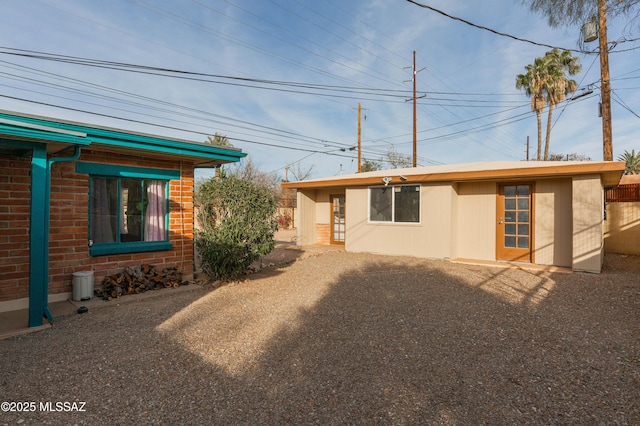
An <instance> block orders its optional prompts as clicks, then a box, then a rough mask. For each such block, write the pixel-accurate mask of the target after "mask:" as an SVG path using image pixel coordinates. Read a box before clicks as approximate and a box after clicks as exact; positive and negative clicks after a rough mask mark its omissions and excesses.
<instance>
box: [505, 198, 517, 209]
mask: <svg viewBox="0 0 640 426" xmlns="http://www.w3.org/2000/svg"><path fill="white" fill-rule="evenodd" d="M504 208H505V210H515V209H516V199H515V198H506V199H505V200H504Z"/></svg>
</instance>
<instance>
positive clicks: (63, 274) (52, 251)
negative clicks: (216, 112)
mask: <svg viewBox="0 0 640 426" xmlns="http://www.w3.org/2000/svg"><path fill="white" fill-rule="evenodd" d="M78 161H84V162H92V163H108V164H114V165H128V166H135V167H150V168H160V169H172V170H180V171H181V176H182V180H181V181H179V180H172V181H171V182H170V189H169V190H170V200H169V205H170V212H169V215H170V225H169V235H170V237H169V239H170V241H171V243H172V245H173V249H172V250H170V251H157V252H146V253H133V254H118V255H107V256H94V257H91V256H90V255H89V246H88V239H89V238H88V232H89V228H88V227H89V176H88V175H85V174H78V173H76V172H75V162H60V163H55V164H54V165H53V166H52V171H51V223H50V236H49V294H56V293H65V292H71V291H72V285H71V282H72V278H73V275H72V274H73V273H74V272H79V271H87V270H93V271H94V280H95V285H96V287H99V286H100V283H101V281H102V278H103V277H104V276H105V275H109V274H113V273H117V272H120V271H121V270H122V268H124V267H125V266H133V265H140V264H143V263H151V264H154V265H157V266H162V267H173V266H175V267H177V268H178V269H180V270H181V271H182V272H183V274H185V275H190V274H192V273H193V241H192V240H193V181H194V179H193V165H192V164H191V163H183V164H181V163H180V162H179V161H169V160H153V159H148V158H144V157H140V156H133V155H123V154H116V153H102V152H99V151H93V150H90V149H83V151H82V155H81V157H80V159H79V160H78ZM9 163H11V164H9ZM17 165H19V166H20V167H16V166H17ZM0 167H2V172H0V173H2V176H0V182H1V183H2V186H1V187H0V191H2V192H0V197H1V198H0V199H2V200H3V201H2V206H1V207H0V229H2V235H1V236H0V272H3V273H1V274H0V301H6V300H12V299H19V298H24V297H28V291H29V288H28V267H29V258H28V243H29V234H28V227H29V196H30V192H29V183H30V177H29V171H30V169H31V162H30V160H29V159H27V160H23V159H20V160H18V159H11V158H9V159H6V158H4V157H3V158H1V159H0ZM13 194H16V195H15V196H13ZM10 195H11V196H10ZM5 199H7V200H8V202H7V201H5ZM16 212H20V213H21V214H20V215H16ZM9 219H11V222H9ZM9 223H10V224H9ZM9 230H10V231H9ZM5 231H8V233H7V232H5ZM18 255H19V257H18ZM7 258H12V259H14V260H12V261H11V262H9V261H5V260H4V259H7ZM25 265H26V266H25ZM25 268H26V269H25Z"/></svg>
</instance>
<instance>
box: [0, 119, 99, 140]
mask: <svg viewBox="0 0 640 426" xmlns="http://www.w3.org/2000/svg"><path fill="white" fill-rule="evenodd" d="M0 133H2V134H3V135H9V136H17V137H21V138H29V139H37V140H46V141H52V142H67V143H72V144H74V145H90V144H91V141H89V140H87V139H85V138H83V137H80V136H75V135H70V134H66V133H53V132H47V131H43V130H34V129H29V128H23V127H9V126H7V125H5V124H2V123H0Z"/></svg>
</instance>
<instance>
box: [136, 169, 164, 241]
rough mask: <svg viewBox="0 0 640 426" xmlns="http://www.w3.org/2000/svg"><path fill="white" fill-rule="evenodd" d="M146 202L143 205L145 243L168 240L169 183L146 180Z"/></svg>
mask: <svg viewBox="0 0 640 426" xmlns="http://www.w3.org/2000/svg"><path fill="white" fill-rule="evenodd" d="M144 187H145V192H144V193H145V201H144V203H143V209H142V210H143V215H144V216H143V217H144V241H163V240H166V239H167V235H166V227H167V221H166V217H167V189H166V188H167V182H166V181H163V180H145V182H144Z"/></svg>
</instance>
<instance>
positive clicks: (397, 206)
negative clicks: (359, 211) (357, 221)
mask: <svg viewBox="0 0 640 426" xmlns="http://www.w3.org/2000/svg"><path fill="white" fill-rule="evenodd" d="M369 221H371V222H397V223H418V222H420V186H419V185H399V186H381V187H374V188H369Z"/></svg>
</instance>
